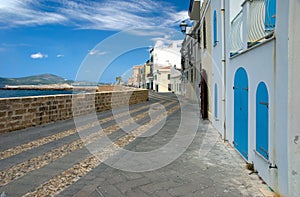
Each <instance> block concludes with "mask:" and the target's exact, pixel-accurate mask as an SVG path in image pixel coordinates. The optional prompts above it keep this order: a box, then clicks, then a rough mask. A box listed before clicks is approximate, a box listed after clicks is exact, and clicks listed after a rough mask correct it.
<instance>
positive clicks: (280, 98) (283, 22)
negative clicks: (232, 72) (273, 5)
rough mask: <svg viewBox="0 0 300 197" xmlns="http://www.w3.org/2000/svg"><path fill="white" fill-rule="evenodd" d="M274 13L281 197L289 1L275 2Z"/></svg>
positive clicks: (285, 150)
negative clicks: (275, 11)
mask: <svg viewBox="0 0 300 197" xmlns="http://www.w3.org/2000/svg"><path fill="white" fill-rule="evenodd" d="M276 10H277V13H276V29H275V32H276V56H275V57H276V64H275V65H274V66H275V68H276V71H275V76H274V77H275V83H276V84H275V87H276V88H275V94H274V96H275V98H276V101H275V103H276V105H275V106H274V107H275V109H276V117H275V118H274V119H275V123H274V124H275V131H274V132H275V133H276V134H277V135H276V139H275V140H276V144H277V146H276V149H275V150H274V152H276V158H277V166H278V186H279V188H278V190H279V191H280V193H281V194H282V195H283V196H289V194H288V187H289V186H288V154H287V153H288V148H287V147H288V146H287V142H288V138H287V131H288V123H287V118H288V88H287V87H288V56H289V53H288V42H289V41H288V40H289V39H288V29H289V23H288V21H289V1H285V2H284V3H283V2H279V1H277V9H276ZM293 25H294V24H293Z"/></svg>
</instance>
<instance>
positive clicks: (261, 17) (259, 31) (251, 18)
mask: <svg viewBox="0 0 300 197" xmlns="http://www.w3.org/2000/svg"><path fill="white" fill-rule="evenodd" d="M266 2H267V4H268V3H269V2H270V1H266V0H248V1H246V3H244V4H243V8H242V10H241V12H239V14H238V15H237V16H236V17H235V18H234V19H233V20H232V22H231V32H230V52H231V54H232V55H234V54H236V53H238V52H239V51H241V50H244V49H247V48H250V47H252V46H254V45H256V44H258V43H260V42H263V41H265V40H266V39H267V38H268V37H270V35H272V34H273V31H274V27H272V28H271V29H270V28H267V27H266V26H270V24H265V23H266V21H270V20H271V19H268V20H266V15H267V16H269V15H270V14H269V13H268V9H266ZM268 8H269V7H268ZM266 10H267V13H266ZM270 13H271V12H270ZM272 17H276V16H272ZM274 25H275V24H274Z"/></svg>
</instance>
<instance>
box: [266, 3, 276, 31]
mask: <svg viewBox="0 0 300 197" xmlns="http://www.w3.org/2000/svg"><path fill="white" fill-rule="evenodd" d="M265 5H266V10H265V28H266V31H272V30H273V29H274V28H275V22H276V0H265Z"/></svg>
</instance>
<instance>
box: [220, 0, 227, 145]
mask: <svg viewBox="0 0 300 197" xmlns="http://www.w3.org/2000/svg"><path fill="white" fill-rule="evenodd" d="M225 5H226V3H225V0H222V8H221V13H222V35H223V48H222V50H223V55H222V56H223V57H222V66H223V84H224V86H223V99H222V102H223V117H224V118H223V119H224V141H227V139H226V138H227V136H226V134H227V133H226V64H227V62H226V58H227V56H226V51H227V50H226V46H227V45H226V41H227V39H226V15H225Z"/></svg>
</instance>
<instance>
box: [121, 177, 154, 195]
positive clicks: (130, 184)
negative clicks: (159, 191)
mask: <svg viewBox="0 0 300 197" xmlns="http://www.w3.org/2000/svg"><path fill="white" fill-rule="evenodd" d="M148 183H150V180H149V179H147V178H141V179H134V180H131V181H127V182H124V183H120V184H117V185H116V186H117V188H119V190H120V191H121V192H122V193H123V194H125V192H127V191H129V190H132V189H134V188H136V187H138V186H142V185H146V184H148Z"/></svg>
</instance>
